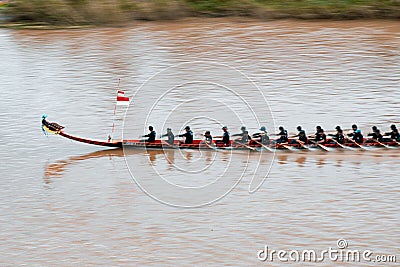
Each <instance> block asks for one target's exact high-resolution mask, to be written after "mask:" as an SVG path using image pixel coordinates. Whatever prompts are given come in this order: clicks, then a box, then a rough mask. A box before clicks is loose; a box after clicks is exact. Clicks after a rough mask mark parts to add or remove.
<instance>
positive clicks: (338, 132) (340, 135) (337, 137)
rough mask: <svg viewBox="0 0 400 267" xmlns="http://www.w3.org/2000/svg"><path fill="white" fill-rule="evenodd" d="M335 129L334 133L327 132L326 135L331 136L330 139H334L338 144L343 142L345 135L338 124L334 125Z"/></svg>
mask: <svg viewBox="0 0 400 267" xmlns="http://www.w3.org/2000/svg"><path fill="white" fill-rule="evenodd" d="M335 129H336V134H328V135H329V136H332V139H334V140H335V141H336V142H338V143H339V144H344V141H345V137H344V134H343V130H342V128H340V126H336V128H335Z"/></svg>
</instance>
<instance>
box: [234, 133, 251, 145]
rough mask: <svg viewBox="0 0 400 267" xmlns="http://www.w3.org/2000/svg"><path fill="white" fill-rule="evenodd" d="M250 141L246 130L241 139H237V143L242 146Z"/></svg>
mask: <svg viewBox="0 0 400 267" xmlns="http://www.w3.org/2000/svg"><path fill="white" fill-rule="evenodd" d="M250 140H251V136H250V135H249V132H248V131H247V130H246V131H244V132H243V135H242V138H239V139H237V141H238V142H239V143H242V144H246V143H248V142H249V141H250Z"/></svg>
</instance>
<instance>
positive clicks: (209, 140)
mask: <svg viewBox="0 0 400 267" xmlns="http://www.w3.org/2000/svg"><path fill="white" fill-rule="evenodd" d="M204 141H206V142H207V143H209V144H211V143H212V136H211V133H210V131H206V132H205V133H204Z"/></svg>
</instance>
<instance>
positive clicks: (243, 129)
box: [232, 126, 247, 137]
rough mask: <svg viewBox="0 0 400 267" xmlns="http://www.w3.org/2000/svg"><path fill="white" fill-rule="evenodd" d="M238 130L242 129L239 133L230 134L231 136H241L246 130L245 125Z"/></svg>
mask: <svg viewBox="0 0 400 267" xmlns="http://www.w3.org/2000/svg"><path fill="white" fill-rule="evenodd" d="M240 130H241V131H242V132H241V133H238V134H232V137H233V136H243V135H244V132H245V131H246V130H247V129H246V126H242V127H240Z"/></svg>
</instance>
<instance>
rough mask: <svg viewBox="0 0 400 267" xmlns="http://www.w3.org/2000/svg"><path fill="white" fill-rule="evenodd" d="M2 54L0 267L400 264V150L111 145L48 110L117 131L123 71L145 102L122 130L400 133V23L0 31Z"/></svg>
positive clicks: (129, 90)
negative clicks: (55, 130)
mask: <svg viewBox="0 0 400 267" xmlns="http://www.w3.org/2000/svg"><path fill="white" fill-rule="evenodd" d="M0 48H1V49H0V59H1V61H0V80H1V87H2V89H1V94H2V96H1V105H0V111H1V113H0V114H1V117H0V124H1V127H0V136H1V142H0V147H1V149H0V159H1V165H0V175H1V181H0V185H1V187H0V188H1V194H0V203H1V205H0V215H1V216H0V228H1V232H0V265H1V266H175V265H177V266H189V265H198V266H222V265H226V266H255V265H260V266H263V265H269V266H285V265H288V264H289V263H293V261H292V260H289V262H284V261H282V260H279V259H278V258H276V257H277V256H276V255H275V258H274V259H273V260H272V261H271V259H270V258H269V259H267V260H266V261H265V262H263V261H260V260H259V259H258V255H257V254H258V251H260V250H263V249H264V248H265V246H268V248H269V249H270V250H286V251H291V250H298V251H302V250H315V251H316V252H317V253H318V254H319V253H320V252H321V251H323V250H327V249H329V248H330V247H332V248H334V249H338V250H339V251H345V250H346V249H352V250H359V251H365V250H370V251H372V252H373V254H372V256H371V258H370V259H371V260H376V261H378V259H377V258H376V257H375V256H381V255H397V261H399V260H400V252H399V243H400V230H399V229H400V223H399V222H400V208H399V205H398V204H399V199H400V190H399V185H400V182H399V162H400V161H399V159H400V157H399V156H400V149H386V150H385V149H378V150H372V151H361V150H355V151H347V150H346V151H343V150H336V151H332V152H323V151H311V152H300V151H295V152H285V151H283V152H279V153H277V154H272V153H269V152H266V151H264V152H263V153H258V152H248V151H240V152H232V153H231V152H229V151H227V152H220V151H213V150H212V151H200V152H199V151H179V150H178V151H167V152H163V151H144V150H143V151H137V150H132V149H125V150H123V149H117V150H104V149H103V148H100V147H93V146H89V145H85V144H79V143H74V142H73V141H69V140H66V139H63V138H61V137H59V136H54V135H49V136H48V137H46V136H44V135H43V133H42V131H41V129H40V120H41V115H42V114H43V113H47V114H48V115H49V120H50V121H57V122H58V123H60V124H62V125H64V126H66V131H68V132H69V133H73V134H76V135H78V136H83V137H91V138H97V139H106V138H107V135H108V134H110V131H111V126H112V123H113V118H114V117H113V109H114V100H115V97H116V87H117V84H118V79H120V80H121V82H120V89H123V90H124V91H125V93H126V95H128V96H130V97H131V99H132V104H131V106H130V107H129V109H128V110H127V112H126V116H125V113H124V112H125V109H124V108H122V107H119V108H118V109H117V110H116V116H115V129H116V130H115V132H114V133H113V137H114V138H119V137H121V136H123V137H124V138H137V137H138V136H139V135H142V134H145V133H146V128H147V126H148V125H150V124H151V125H153V126H154V127H155V128H156V131H157V135H159V134H161V133H162V132H164V131H165V129H166V127H172V128H173V130H174V132H175V133H178V132H180V130H181V129H183V127H184V126H185V125H187V124H189V125H190V126H191V127H192V129H193V130H194V132H195V134H196V137H197V138H200V135H201V134H202V133H203V132H204V131H205V130H211V131H212V133H213V134H214V135H219V134H221V130H220V128H221V126H222V125H228V127H229V131H230V132H231V133H236V132H239V129H240V126H242V125H246V126H247V127H248V129H249V131H251V132H256V131H257V130H258V128H259V127H260V126H263V125H265V126H266V127H267V128H268V130H269V132H270V133H273V132H275V131H276V129H277V127H278V126H280V125H284V126H285V127H286V128H287V129H288V130H289V132H291V133H294V132H295V128H296V126H298V125H302V126H303V127H304V128H305V129H306V130H307V132H308V133H310V134H311V133H313V132H314V127H315V126H316V125H317V124H320V125H322V126H323V127H324V128H325V129H326V130H332V129H334V127H335V126H336V125H341V126H342V127H343V128H345V129H349V128H350V126H351V124H352V123H357V124H358V125H359V126H360V127H361V129H362V130H363V131H364V132H365V133H367V132H368V130H369V129H370V127H371V126H373V125H376V126H378V127H379V128H381V129H382V130H383V131H388V130H389V126H390V124H392V123H395V124H397V125H398V126H399V127H400V106H399V99H400V22H398V21H368V20H366V21H331V22H329V21H313V22H305V21H290V20H289V21H268V22H258V21H245V20H239V19H196V20H187V21H180V22H148V23H138V24H136V25H132V26H130V27H126V28H96V29H75V30H49V31H44V30H9V29H1V30H0ZM124 116H125V121H124V120H123V118H124ZM122 129H124V131H122ZM193 206H196V207H197V208H188V207H193ZM339 239H343V240H341V241H342V243H343V242H344V240H345V242H347V246H346V247H345V248H342V249H340V248H338V244H337V241H338V240H339ZM342 243H341V244H342ZM286 257H287V256H286ZM297 264H299V265H300V266H306V265H310V264H311V263H304V262H300V263H297ZM313 264H315V265H323V266H375V265H376V266H383V265H384V264H385V265H389V266H390V265H392V266H396V263H382V262H380V263H377V262H371V261H367V260H365V259H361V260H360V262H358V263H354V262H350V263H348V262H346V261H342V260H332V259H330V258H329V257H328V256H326V257H325V258H324V260H323V261H322V262H320V263H313ZM397 264H398V263H397Z"/></svg>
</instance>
